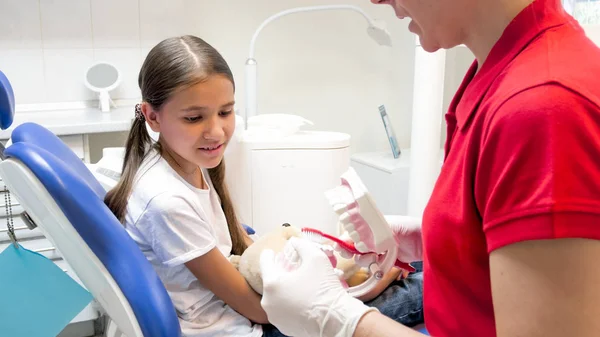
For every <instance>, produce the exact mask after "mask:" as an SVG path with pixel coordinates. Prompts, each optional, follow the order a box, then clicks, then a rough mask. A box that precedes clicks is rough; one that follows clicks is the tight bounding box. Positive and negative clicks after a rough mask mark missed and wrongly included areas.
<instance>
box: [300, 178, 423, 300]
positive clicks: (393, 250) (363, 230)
mask: <svg viewBox="0 0 600 337" xmlns="http://www.w3.org/2000/svg"><path fill="white" fill-rule="evenodd" d="M325 196H326V197H327V199H328V200H329V203H330V205H331V206H332V207H333V209H334V211H335V213H336V214H337V215H338V216H339V219H340V223H341V224H342V225H343V227H344V228H345V230H346V231H347V232H348V235H349V236H350V238H351V239H352V241H354V249H355V250H356V251H358V252H359V254H354V260H355V262H356V263H357V264H358V265H360V266H363V267H366V268H367V269H368V270H369V272H370V276H369V278H368V279H367V280H366V281H365V282H363V283H361V284H360V285H357V286H354V287H350V288H348V292H349V293H350V294H351V295H352V296H354V297H360V296H362V295H364V294H366V293H367V292H369V291H370V290H371V289H373V287H375V285H376V284H377V283H378V282H379V280H381V278H382V277H383V275H384V274H386V273H387V272H389V271H390V270H391V269H392V267H394V266H398V267H400V268H403V269H405V270H409V271H414V268H412V266H410V265H409V264H407V263H405V262H402V261H398V260H397V254H398V250H397V242H396V236H395V234H394V232H393V231H392V229H391V228H390V226H389V224H388V223H387V221H386V220H385V217H384V216H383V214H381V212H380V211H379V209H378V208H377V206H376V205H375V202H374V201H373V199H372V198H371V196H370V194H369V192H368V191H367V188H366V187H365V186H364V184H363V183H362V181H361V180H360V178H359V176H358V174H356V171H354V169H352V168H350V169H348V170H347V171H346V172H345V173H344V174H342V176H341V185H339V186H337V187H335V188H333V189H331V190H329V191H327V192H326V193H325ZM305 232H312V233H313V235H312V236H315V235H318V233H317V231H308V230H305ZM323 237H324V238H327V237H331V236H325V235H323ZM338 240H339V239H337V240H333V241H334V242H337V241H338ZM341 241H343V240H341ZM344 247H346V245H339V244H338V245H337V248H338V249H345V248H344Z"/></svg>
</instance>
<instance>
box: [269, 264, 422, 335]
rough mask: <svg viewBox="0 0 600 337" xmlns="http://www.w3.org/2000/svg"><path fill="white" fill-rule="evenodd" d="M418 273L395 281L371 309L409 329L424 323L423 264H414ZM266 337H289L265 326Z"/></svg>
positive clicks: (374, 301) (415, 272)
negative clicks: (375, 309)
mask: <svg viewBox="0 0 600 337" xmlns="http://www.w3.org/2000/svg"><path fill="white" fill-rule="evenodd" d="M412 265H413V266H414V267H415V269H416V271H414V272H412V273H410V274H409V275H408V277H407V278H405V279H403V280H400V281H394V282H392V284H390V285H389V287H387V288H386V289H385V290H384V291H383V292H382V293H381V294H380V295H379V296H377V297H375V298H374V299H373V300H371V301H369V302H365V304H366V305H368V306H370V307H376V308H377V309H379V311H380V312H381V313H382V314H383V315H385V316H388V317H389V318H391V319H393V320H394V321H396V322H398V323H402V324H404V325H406V326H408V327H413V326H415V325H418V324H421V323H423V322H424V319H423V264H422V263H421V262H416V263H413V264H412ZM263 336H264V337H287V336H286V335H284V334H282V333H281V332H280V331H279V330H277V328H276V327H274V326H273V325H270V324H265V325H263Z"/></svg>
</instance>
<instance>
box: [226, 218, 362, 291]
mask: <svg viewBox="0 0 600 337" xmlns="http://www.w3.org/2000/svg"><path fill="white" fill-rule="evenodd" d="M301 236H302V234H301V232H300V229H299V228H297V227H294V226H291V225H289V224H283V225H282V226H281V227H279V228H276V229H275V230H274V231H272V232H270V233H267V234H265V235H263V236H261V237H259V238H258V239H257V240H256V241H255V242H254V243H253V244H252V245H250V247H248V249H246V251H245V252H244V253H243V254H242V255H241V256H235V255H233V256H231V257H230V259H229V260H230V261H231V263H233V265H234V266H236V268H237V269H238V270H239V271H240V273H241V274H242V276H244V278H245V279H246V281H247V282H248V284H250V286H251V287H252V289H254V291H256V292H257V293H259V294H262V292H263V287H262V277H261V273H260V263H259V260H260V254H261V253H262V252H263V250H265V249H272V250H273V251H274V252H276V253H277V252H280V251H282V250H283V247H284V246H285V244H286V242H287V240H289V239H290V238H292V237H301ZM334 255H335V257H336V260H337V264H336V268H338V269H340V270H341V271H342V272H343V276H342V278H343V279H344V280H345V281H346V283H348V285H349V286H351V287H353V286H356V285H359V284H361V283H362V282H364V281H366V280H367V278H368V277H369V274H368V271H367V269H366V268H361V267H360V266H358V265H356V264H355V263H354V260H352V259H345V258H343V257H342V256H341V255H339V254H337V253H336V252H334Z"/></svg>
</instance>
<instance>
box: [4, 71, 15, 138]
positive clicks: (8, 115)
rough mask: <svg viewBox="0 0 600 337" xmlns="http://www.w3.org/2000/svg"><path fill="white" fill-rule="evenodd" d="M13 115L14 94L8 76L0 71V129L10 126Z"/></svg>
mask: <svg viewBox="0 0 600 337" xmlns="http://www.w3.org/2000/svg"><path fill="white" fill-rule="evenodd" d="M14 116H15V94H14V93H13V90H12V87H11V86H10V82H9V81H8V78H7V77H6V75H4V73H3V72H2V71H0V129H2V130H5V129H8V128H9V127H10V125H11V124H12V122H13V117H14Z"/></svg>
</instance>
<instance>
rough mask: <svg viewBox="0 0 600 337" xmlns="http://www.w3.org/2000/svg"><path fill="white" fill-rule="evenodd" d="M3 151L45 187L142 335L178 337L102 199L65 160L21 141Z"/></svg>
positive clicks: (147, 270) (160, 295) (172, 315)
mask: <svg viewBox="0 0 600 337" xmlns="http://www.w3.org/2000/svg"><path fill="white" fill-rule="evenodd" d="M5 154H6V156H7V157H14V158H17V159H18V160H20V161H21V162H23V163H24V164H25V165H26V166H27V167H28V168H29V169H30V170H31V171H32V172H33V174H34V175H35V176H36V177H37V178H38V179H39V180H40V182H42V184H43V185H44V186H45V187H46V189H47V190H48V192H49V193H50V195H51V196H52V197H53V198H54V200H55V201H56V203H57V204H58V206H59V207H60V209H61V210H62V211H63V213H64V214H65V216H66V217H67V219H69V221H70V222H71V224H72V225H73V227H74V228H75V230H77V232H78V233H79V235H80V236H81V237H82V238H83V240H84V241H85V242H86V243H87V245H88V246H89V247H90V249H91V250H92V251H93V252H94V254H96V256H98V258H99V259H100V261H101V262H102V263H103V264H104V266H105V267H106V269H107V270H108V272H109V273H110V274H111V275H112V277H113V278H114V280H115V281H116V283H117V284H118V285H119V288H120V289H121V291H122V292H123V294H124V295H125V297H126V298H127V301H129V304H130V305H131V308H132V309H133V312H134V314H135V317H136V318H137V321H138V323H139V325H140V328H141V329H142V333H143V334H144V336H145V337H180V336H181V329H180V326H179V321H178V318H177V314H176V312H175V308H174V307H173V303H172V302H171V299H170V297H169V295H168V293H167V291H166V290H165V288H164V286H163V284H162V283H161V280H160V279H159V278H158V275H157V274H156V273H155V271H154V269H153V268H152V266H151V265H150V263H149V262H148V260H147V259H146V257H145V256H144V255H143V254H142V252H141V250H140V249H139V248H138V246H137V245H136V244H135V242H134V241H133V240H132V239H131V238H130V237H129V234H127V232H126V231H125V229H124V228H123V226H122V225H121V223H119V221H118V220H117V218H116V217H115V216H114V215H113V214H112V212H111V211H110V210H109V209H108V207H107V206H106V205H105V204H104V202H103V200H102V199H101V198H99V197H98V194H97V193H95V192H94V191H93V190H92V189H91V188H90V186H89V184H87V183H86V182H84V181H83V180H82V178H81V177H80V176H79V175H77V174H76V173H75V172H74V171H73V170H71V169H70V168H69V166H70V163H68V162H63V161H62V160H61V159H59V158H58V157H57V156H56V155H55V154H52V153H50V152H48V151H46V150H44V149H43V148H41V147H39V146H37V145H35V144H32V143H25V142H19V143H14V144H13V145H11V146H9V147H8V148H7V149H6V151H5ZM59 155H62V153H60V154H59Z"/></svg>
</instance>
